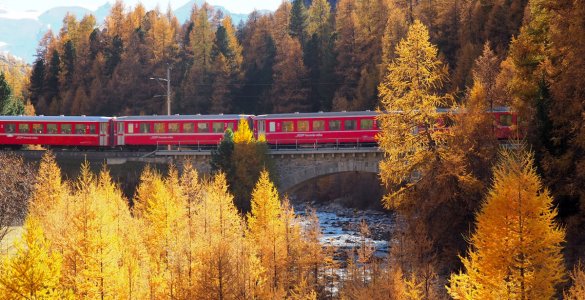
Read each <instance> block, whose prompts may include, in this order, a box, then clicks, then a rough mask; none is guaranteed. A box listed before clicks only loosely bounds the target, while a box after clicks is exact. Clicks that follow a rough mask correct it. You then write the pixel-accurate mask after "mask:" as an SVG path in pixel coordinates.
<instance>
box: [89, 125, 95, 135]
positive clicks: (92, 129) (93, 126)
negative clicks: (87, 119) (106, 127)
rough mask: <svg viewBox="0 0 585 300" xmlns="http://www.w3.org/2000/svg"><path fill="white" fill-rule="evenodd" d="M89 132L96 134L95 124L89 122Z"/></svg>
mask: <svg viewBox="0 0 585 300" xmlns="http://www.w3.org/2000/svg"><path fill="white" fill-rule="evenodd" d="M89 134H95V124H89Z"/></svg>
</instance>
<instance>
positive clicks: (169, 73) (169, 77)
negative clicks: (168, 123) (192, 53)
mask: <svg viewBox="0 0 585 300" xmlns="http://www.w3.org/2000/svg"><path fill="white" fill-rule="evenodd" d="M167 115H169V116H170V115H171V65H167Z"/></svg>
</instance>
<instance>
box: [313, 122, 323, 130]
mask: <svg viewBox="0 0 585 300" xmlns="http://www.w3.org/2000/svg"><path fill="white" fill-rule="evenodd" d="M323 130H325V121H322V120H316V121H313V131H323Z"/></svg>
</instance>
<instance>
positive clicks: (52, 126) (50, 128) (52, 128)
mask: <svg viewBox="0 0 585 300" xmlns="http://www.w3.org/2000/svg"><path fill="white" fill-rule="evenodd" d="M47 133H50V134H55V133H57V124H47Z"/></svg>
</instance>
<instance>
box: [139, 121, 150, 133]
mask: <svg viewBox="0 0 585 300" xmlns="http://www.w3.org/2000/svg"><path fill="white" fill-rule="evenodd" d="M140 133H150V123H140Z"/></svg>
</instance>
